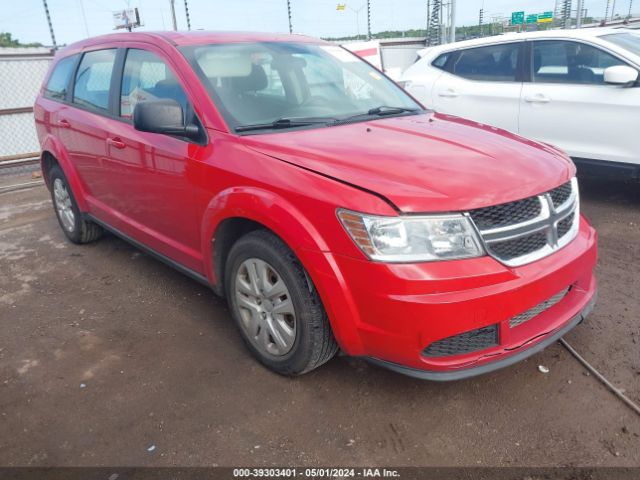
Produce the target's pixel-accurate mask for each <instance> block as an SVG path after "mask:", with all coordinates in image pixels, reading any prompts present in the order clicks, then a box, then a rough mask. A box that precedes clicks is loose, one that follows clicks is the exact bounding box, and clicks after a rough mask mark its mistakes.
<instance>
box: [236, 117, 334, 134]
mask: <svg viewBox="0 0 640 480" xmlns="http://www.w3.org/2000/svg"><path fill="white" fill-rule="evenodd" d="M332 120H336V119H335V118H278V119H277V120H274V121H273V122H270V123H253V124H249V125H239V126H237V127H236V128H235V131H236V132H249V131H251V130H272V129H273V130H277V129H279V128H294V127H306V126H307V125H316V124H321V123H325V124H326V123H329V122H330V121H332Z"/></svg>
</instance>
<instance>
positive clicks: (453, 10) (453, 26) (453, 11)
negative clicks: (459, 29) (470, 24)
mask: <svg viewBox="0 0 640 480" xmlns="http://www.w3.org/2000/svg"><path fill="white" fill-rule="evenodd" d="M450 1H451V32H449V41H450V42H451V43H454V42H455V41H456V0H450Z"/></svg>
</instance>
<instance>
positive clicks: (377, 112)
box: [336, 105, 422, 123]
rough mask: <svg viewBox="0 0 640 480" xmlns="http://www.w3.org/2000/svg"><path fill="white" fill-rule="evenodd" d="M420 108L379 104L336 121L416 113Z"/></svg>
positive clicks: (343, 121) (346, 121)
mask: <svg viewBox="0 0 640 480" xmlns="http://www.w3.org/2000/svg"><path fill="white" fill-rule="evenodd" d="M420 111H422V109H420V108H408V107H389V106H387V105H380V106H379V107H375V108H370V109H369V110H367V113H356V114H355V115H351V116H349V117H345V118H341V119H339V120H337V121H336V123H348V122H350V121H352V120H357V119H359V118H368V117H384V116H386V115H397V114H399V113H416V112H420Z"/></svg>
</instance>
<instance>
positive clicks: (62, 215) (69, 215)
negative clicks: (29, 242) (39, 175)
mask: <svg viewBox="0 0 640 480" xmlns="http://www.w3.org/2000/svg"><path fill="white" fill-rule="evenodd" d="M49 182H50V184H51V200H52V201H53V206H54V209H55V211H56V216H57V217H58V223H59V224H60V228H62V231H63V232H64V234H65V235H66V236H67V238H68V239H69V240H71V241H72V242H73V243H88V242H93V241H94V240H97V239H98V238H100V236H101V235H102V227H100V226H99V225H96V224H95V223H93V222H91V221H89V220H85V219H84V218H83V217H82V214H81V212H80V209H79V208H78V204H77V203H76V200H75V197H74V196H73V192H72V191H71V187H70V186H69V182H68V181H67V178H66V177H65V175H64V173H63V172H62V169H60V167H59V166H57V165H54V166H53V167H51V170H50V171H49Z"/></svg>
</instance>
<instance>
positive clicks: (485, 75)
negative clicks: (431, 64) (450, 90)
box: [452, 43, 520, 82]
mask: <svg viewBox="0 0 640 480" xmlns="http://www.w3.org/2000/svg"><path fill="white" fill-rule="evenodd" d="M519 54H520V43H503V44H499V45H489V46H486V47H477V48H468V49H466V50H460V51H459V53H458V57H457V58H456V59H455V62H454V64H453V70H452V73H453V74H455V75H458V76H459V77H463V78H467V79H469V80H477V81H483V82H515V81H516V79H517V75H518V56H519Z"/></svg>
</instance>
